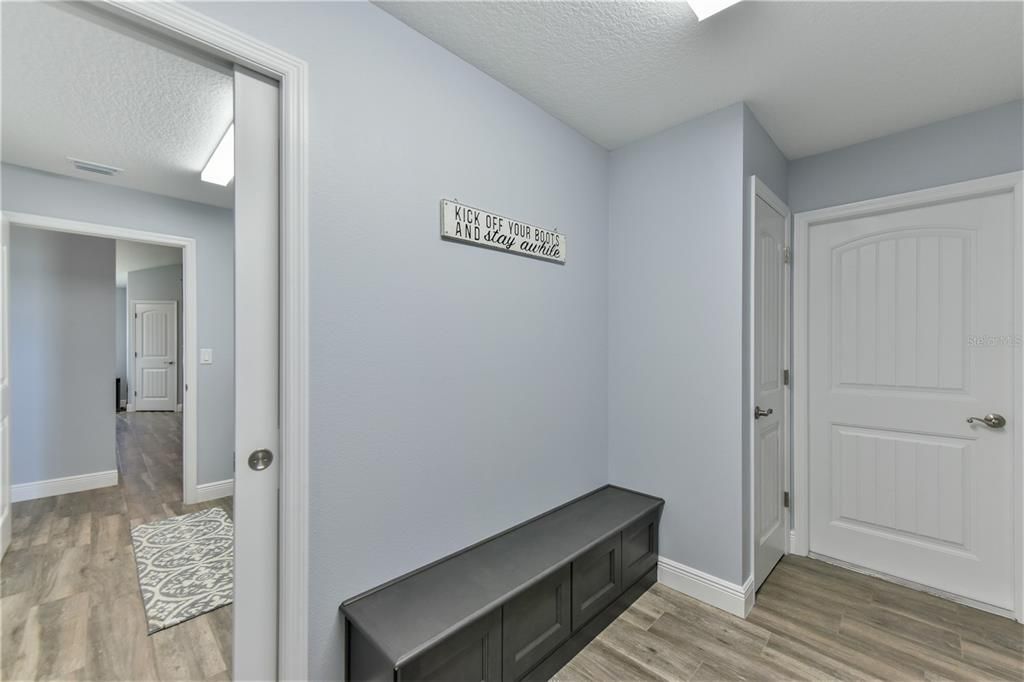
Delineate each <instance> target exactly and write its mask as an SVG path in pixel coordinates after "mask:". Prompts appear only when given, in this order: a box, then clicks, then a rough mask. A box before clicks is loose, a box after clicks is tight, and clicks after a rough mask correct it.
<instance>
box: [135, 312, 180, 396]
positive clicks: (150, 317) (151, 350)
mask: <svg viewBox="0 0 1024 682" xmlns="http://www.w3.org/2000/svg"><path fill="white" fill-rule="evenodd" d="M133 309H134V323H135V335H134V344H135V349H134V357H133V360H134V361H135V386H134V387H133V388H132V390H133V391H134V395H133V396H132V402H133V404H134V406H135V410H136V411H138V412H142V411H168V412H173V411H174V409H175V407H176V405H177V403H178V366H177V364H176V362H177V357H178V304H177V302H175V301H136V302H134V304H133Z"/></svg>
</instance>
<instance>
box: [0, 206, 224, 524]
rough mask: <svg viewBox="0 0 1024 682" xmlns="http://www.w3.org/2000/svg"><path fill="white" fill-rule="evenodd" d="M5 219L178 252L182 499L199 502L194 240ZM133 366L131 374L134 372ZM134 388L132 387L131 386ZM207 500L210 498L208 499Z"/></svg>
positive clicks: (24, 216) (75, 223)
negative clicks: (173, 249) (163, 247)
mask: <svg viewBox="0 0 1024 682" xmlns="http://www.w3.org/2000/svg"><path fill="white" fill-rule="evenodd" d="M4 216H5V217H6V218H7V219H8V220H10V221H11V225H21V226H23V227H31V228H35V229H39V230H51V231H54V232H69V233H73V234H83V235H88V236H91V237H105V238H107V239H123V240H127V241H134V242H144V243H147V244H159V245H160V246H170V247H177V248H180V249H181V287H182V290H181V296H182V307H183V310H182V327H183V329H182V330H181V334H182V345H183V349H182V359H181V360H182V365H184V367H183V368H182V374H183V378H184V380H185V385H184V386H183V387H182V388H183V389H184V390H182V392H181V395H182V396H183V398H182V409H181V412H182V425H181V459H182V475H181V479H182V480H181V496H182V500H183V502H184V503H185V504H195V503H197V502H200V501H201V500H200V494H199V490H198V487H197V486H198V475H197V458H198V455H197V448H198V443H197V437H196V433H197V430H196V420H197V418H198V410H197V407H196V406H197V404H198V392H199V382H198V381H197V372H196V364H197V362H198V359H199V355H198V351H197V348H198V347H199V341H198V338H199V337H198V330H197V324H198V323H197V319H196V298H197V295H196V290H197V288H198V283H197V273H196V240H195V239H192V238H191V237H178V236H175V235H169V234H162V233H159V232H144V231H142V230H134V229H131V228H127V227H117V226H113V225H100V224H98V223H88V222H84V221H80V220H67V219H65V218H52V217H50V216H41V215H32V214H30V213H15V212H12V211H4ZM134 369H135V368H134V364H133V366H132V371H134ZM133 385H134V384H133ZM127 407H128V411H129V412H134V411H135V404H134V403H128V406H127ZM208 499H209V498H208Z"/></svg>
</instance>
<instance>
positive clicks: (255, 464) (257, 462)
mask: <svg viewBox="0 0 1024 682" xmlns="http://www.w3.org/2000/svg"><path fill="white" fill-rule="evenodd" d="M273 461H274V453H273V452H271V451H270V450H265V449H263V450H253V451H252V454H250V455H249V468H250V469H252V470H253V471H263V470H264V469H266V468H267V467H268V466H270V464H271V463H272V462H273Z"/></svg>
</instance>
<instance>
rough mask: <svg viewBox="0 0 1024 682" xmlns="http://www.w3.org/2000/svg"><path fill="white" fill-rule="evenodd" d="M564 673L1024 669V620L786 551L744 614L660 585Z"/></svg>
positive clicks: (834, 676)
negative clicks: (971, 606)
mask: <svg viewBox="0 0 1024 682" xmlns="http://www.w3.org/2000/svg"><path fill="white" fill-rule="evenodd" d="M553 679H555V680H564V681H565V682H569V681H572V682H576V681H578V680H617V681H622V680H698V681H704V680H708V681H715V682H720V681H722V680H901V681H902V680H926V679H927V680H937V679H942V680H965V681H968V680H969V681H972V682H973V681H975V680H1015V681H1017V682H1020V681H1021V680H1024V625H1021V624H1019V623H1015V622H1013V621H1012V620H1009V619H1007V618H1002V617H1000V616H995V615H993V614H990V613H985V612H983V611H978V610H977V609H972V608H970V607H967V606H963V605H960V604H956V603H953V602H951V601H947V600H945V599H940V598H939V597H935V596H933V595H930V594H927V593H924V592H919V591H916V590H912V589H909V588H907V587H903V586H901V585H896V584H893V583H890V582H886V581H883V580H880V579H878V578H874V577H871V576H867V575H862V574H860V573H855V572H853V571H849V570H846V569H843V568H839V567H837V566H833V565H831V564H826V563H824V562H821V561H815V560H813V559H806V558H802V557H794V556H787V557H785V558H783V560H782V561H781V562H780V563H779V565H778V566H777V567H776V568H775V570H774V571H773V572H772V574H771V575H770V576H768V579H767V580H766V581H765V583H764V585H762V587H761V590H760V591H759V592H758V594H757V602H756V605H755V606H754V608H753V610H752V611H751V612H750V615H749V617H748V618H747V619H746V620H743V619H742V618H737V617H735V616H732V615H730V614H728V613H726V612H724V611H719V610H718V609H715V608H712V607H710V606H707V605H706V604H703V603H701V602H698V601H696V600H694V599H691V598H689V597H687V596H685V595H683V594H680V593H678V592H676V591H674V590H671V589H669V588H667V587H665V586H664V585H661V584H656V585H654V586H653V587H652V588H651V589H650V590H648V591H647V592H646V593H644V594H643V595H641V596H640V598H639V599H637V600H636V601H635V602H634V603H633V604H632V605H631V606H630V607H629V608H628V609H627V610H626V611H625V612H624V613H623V614H622V615H620V616H619V617H618V618H617V619H616V620H615V621H614V622H613V623H612V624H611V625H609V626H608V627H607V628H605V630H604V631H603V632H602V633H601V634H600V635H599V636H598V637H597V638H596V639H594V641H592V642H591V643H590V644H588V645H587V646H586V648H584V649H583V650H582V651H581V652H580V653H579V654H577V655H576V656H575V657H574V658H573V659H572V660H571V661H569V663H567V664H566V665H565V667H564V668H562V670H560V671H559V672H558V673H557V674H556V675H555V677H554V678H553Z"/></svg>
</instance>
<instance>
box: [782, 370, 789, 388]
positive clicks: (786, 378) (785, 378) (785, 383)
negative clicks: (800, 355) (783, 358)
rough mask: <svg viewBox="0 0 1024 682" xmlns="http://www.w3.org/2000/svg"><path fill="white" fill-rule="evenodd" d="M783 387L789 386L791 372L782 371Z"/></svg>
mask: <svg viewBox="0 0 1024 682" xmlns="http://www.w3.org/2000/svg"><path fill="white" fill-rule="evenodd" d="M782 385H783V386H789V370H788V369H784V370H782Z"/></svg>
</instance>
